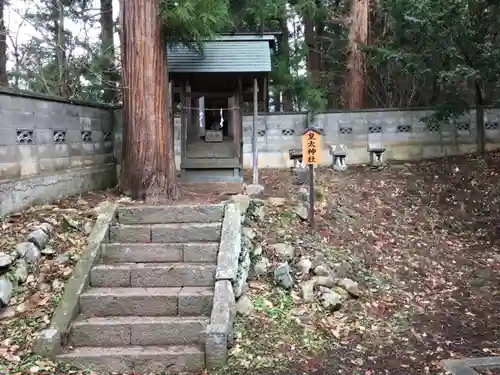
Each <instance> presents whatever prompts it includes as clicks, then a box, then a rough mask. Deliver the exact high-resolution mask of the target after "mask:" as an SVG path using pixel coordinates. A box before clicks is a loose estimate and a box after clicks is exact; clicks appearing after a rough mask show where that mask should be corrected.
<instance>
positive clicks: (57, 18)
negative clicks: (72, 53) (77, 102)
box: [51, 0, 71, 98]
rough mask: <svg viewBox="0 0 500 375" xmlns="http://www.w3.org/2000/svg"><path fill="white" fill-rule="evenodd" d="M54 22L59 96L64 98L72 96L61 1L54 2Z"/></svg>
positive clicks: (55, 0) (54, 0) (53, 0)
mask: <svg viewBox="0 0 500 375" xmlns="http://www.w3.org/2000/svg"><path fill="white" fill-rule="evenodd" d="M51 6H52V22H53V24H54V44H55V46H56V57H57V69H58V73H59V76H58V80H59V81H58V82H57V83H58V86H59V88H58V94H59V95H60V96H62V97H64V98H68V97H69V96H70V95H71V88H70V84H69V74H68V61H67V58H66V44H67V43H66V34H65V29H64V18H65V16H64V4H63V2H62V1H60V0H52V4H51Z"/></svg>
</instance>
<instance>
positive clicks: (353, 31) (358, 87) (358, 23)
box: [345, 0, 368, 109]
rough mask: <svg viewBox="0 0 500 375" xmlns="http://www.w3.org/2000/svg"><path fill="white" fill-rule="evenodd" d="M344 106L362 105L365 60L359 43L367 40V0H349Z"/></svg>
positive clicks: (351, 107)
mask: <svg viewBox="0 0 500 375" xmlns="http://www.w3.org/2000/svg"><path fill="white" fill-rule="evenodd" d="M350 14H351V15H350V17H349V18H350V26H349V43H348V53H349V54H348V57H347V78H346V83H345V106H346V107H347V108H349V109H361V108H363V105H364V91H365V61H364V56H363V52H362V51H361V45H362V44H366V43H367V42H368V0H351V12H350Z"/></svg>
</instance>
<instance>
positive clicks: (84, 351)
mask: <svg viewBox="0 0 500 375" xmlns="http://www.w3.org/2000/svg"><path fill="white" fill-rule="evenodd" d="M183 352H191V353H204V350H203V349H202V348H201V347H199V346H198V345H169V346H123V347H122V346H114V347H107V348H106V347H94V346H80V347H78V348H71V349H67V350H66V352H64V353H61V354H59V355H58V357H59V358H62V357H66V358H68V357H75V356H79V355H91V356H92V355H97V356H98V355H102V354H104V355H113V354H117V355H122V354H125V355H135V354H139V353H152V354H160V353H165V354H175V353H183Z"/></svg>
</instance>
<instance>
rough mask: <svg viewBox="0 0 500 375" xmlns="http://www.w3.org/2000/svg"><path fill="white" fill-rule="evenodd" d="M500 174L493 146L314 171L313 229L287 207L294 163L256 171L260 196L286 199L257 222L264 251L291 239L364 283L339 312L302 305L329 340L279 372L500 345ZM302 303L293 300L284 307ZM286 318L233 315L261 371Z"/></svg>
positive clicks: (293, 191)
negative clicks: (379, 166)
mask: <svg viewBox="0 0 500 375" xmlns="http://www.w3.org/2000/svg"><path fill="white" fill-rule="evenodd" d="M499 173H500V154H499V153H489V154H487V155H486V156H485V158H484V159H482V158H480V157H478V156H476V155H467V156H460V157H452V158H444V159H436V160H429V161H422V162H418V163H406V164H399V165H394V166H388V167H387V168H385V169H383V170H382V171H375V170H372V169H370V168H369V167H363V166H359V167H350V168H349V169H348V170H347V171H346V172H345V173H335V172H333V171H331V170H330V169H326V168H325V169H320V170H319V171H318V173H317V178H316V181H317V185H318V186H319V189H318V194H317V196H318V198H319V201H318V203H317V213H316V216H317V218H316V223H317V229H316V232H315V234H314V235H309V234H308V233H307V231H308V228H307V223H306V222H304V221H301V220H299V219H298V218H297V217H296V215H294V213H293V211H292V209H291V204H292V202H293V201H295V200H296V199H297V193H298V189H299V186H295V185H294V184H293V179H294V177H293V176H292V175H291V173H290V171H287V170H262V171H260V176H261V179H262V181H263V182H264V184H265V185H266V196H280V197H287V199H288V201H289V204H288V205H286V206H284V207H279V208H276V207H269V206H268V208H267V219H266V220H267V221H266V222H265V223H261V224H260V225H256V228H254V229H256V231H257V232H258V234H259V235H260V236H261V237H262V246H263V249H264V253H265V254H266V255H267V256H269V257H270V258H272V255H273V254H272V253H271V252H270V248H269V246H267V244H271V243H276V242H287V243H291V244H293V245H294V246H295V249H296V252H298V255H299V256H300V255H301V254H303V255H308V254H312V253H314V252H316V251H317V250H318V249H321V250H322V251H323V252H324V253H325V254H328V256H329V259H327V260H328V261H329V262H332V263H334V264H335V265H336V266H337V269H340V272H343V273H345V274H346V275H348V276H350V277H352V278H353V279H354V280H356V281H358V282H360V284H361V286H362V287H363V288H364V289H365V290H366V293H365V294H364V295H363V297H362V298H360V299H359V300H354V301H350V302H349V303H348V305H347V306H345V307H343V308H342V309H341V311H340V313H339V314H340V315H339V314H337V315H335V314H332V313H327V312H321V311H319V313H318V311H316V312H315V311H311V308H309V307H303V309H305V310H306V313H307V315H309V316H310V317H311V320H312V324H313V325H314V326H315V327H316V328H317V329H319V330H320V331H322V332H323V334H325V335H327V337H328V339H325V338H324V336H322V338H321V341H319V342H318V343H319V346H320V347H321V346H322V348H320V349H318V348H317V347H316V346H315V345H314V343H313V344H312V345H311V346H310V347H307V345H302V346H301V350H300V351H294V355H293V356H291V357H292V358H290V361H288V363H284V362H283V363H282V364H281V367H280V369H279V373H280V374H299V373H300V374H301V373H303V372H308V371H313V370H314V371H316V372H315V373H317V374H343V375H344V374H345V375H350V374H363V373H366V372H369V373H370V374H372V375H378V374H391V375H397V374H402V375H403V374H404V375H408V374H412V375H414V374H435V375H437V374H443V370H442V369H441V368H440V365H439V363H440V361H441V360H442V359H446V358H462V357H478V356H485V353H498V352H500V338H499V336H498V331H499V328H500V314H499V313H498V311H500V294H499V293H500V291H499V285H500V275H499V271H500V249H499V239H500V229H499V228H500V226H499V224H498V223H499V222H500V204H499V203H500V175H499ZM296 256H297V254H296ZM265 290H266V289H264V292H262V291H255V292H253V291H252V290H251V294H252V298H253V300H254V303H255V299H256V298H261V297H259V296H264V297H263V298H266V297H265V296H266V293H271V294H272V292H266V291H265ZM292 295H293V292H292ZM300 307H301V303H300V301H298V302H297V303H293V306H292V307H291V308H289V309H288V311H295V310H296V309H298V308H300ZM292 314H293V313H292ZM255 320H256V321H257V323H256V322H255ZM286 322H287V321H286V320H283V321H280V322H276V323H275V324H274V325H272V326H269V325H266V324H265V319H263V318H262V313H261V312H260V311H257V313H256V314H254V316H253V318H252V319H250V321H249V322H245V318H243V319H240V323H239V324H240V325H242V326H243V328H242V327H241V326H240V327H239V330H240V331H241V332H242V335H243V338H242V339H241V341H240V343H239V345H240V351H241V352H243V351H244V350H247V351H248V353H250V354H247V357H252V353H253V352H254V351H256V352H258V353H266V359H265V360H267V361H268V362H269V364H270V366H269V369H268V370H266V371H267V372H269V373H275V372H274V370H275V369H273V367H274V366H276V362H277V360H276V358H278V357H279V356H280V355H282V354H281V351H282V345H281V343H280V338H279V335H278V332H280V330H281V332H282V335H283V337H285V338H286V337H287V336H290V335H292V333H291V332H293V330H294V328H293V326H292V325H291V323H290V324H289V323H286ZM283 323H286V324H283ZM300 339H307V336H301V337H300ZM245 340H247V341H245ZM285 341H286V340H285ZM237 342H238V341H237ZM298 342H300V340H299V341H298ZM245 343H246V344H245ZM241 346H244V349H243V348H241ZM315 352H316V355H315ZM486 355H488V354H486ZM489 355H493V354H489ZM240 357H241V355H240ZM240 357H235V358H236V359H235V358H233V359H232V361H233V365H230V366H229V367H228V370H227V372H225V373H231V371H233V373H234V371H236V370H238V374H245V373H248V374H249V373H250V372H251V370H249V371H248V372H244V371H242V369H241V368H238V366H239V365H240V364H241V363H240V362H241V361H240V360H239V359H238V358H240ZM259 360H260V362H263V361H264V360H263V359H262V358H260V359H259ZM248 368H249V369H252V364H249V365H248ZM263 371H264V370H262V371H259V373H262V374H263V373H267V372H263Z"/></svg>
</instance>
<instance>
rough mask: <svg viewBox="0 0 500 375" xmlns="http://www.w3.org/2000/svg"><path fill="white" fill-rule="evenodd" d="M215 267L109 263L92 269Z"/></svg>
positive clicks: (193, 264) (163, 263)
mask: <svg viewBox="0 0 500 375" xmlns="http://www.w3.org/2000/svg"><path fill="white" fill-rule="evenodd" d="M206 266H209V267H215V264H210V263H208V264H204V263H195V262H148V263H143V262H123V263H111V264H96V265H95V266H94V267H92V268H102V269H113V268H120V269H126V268H134V269H141V268H187V267H206Z"/></svg>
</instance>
